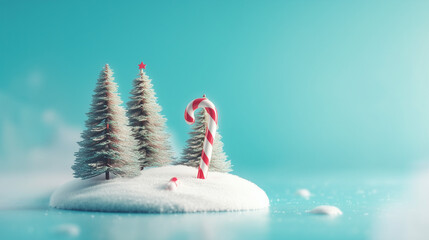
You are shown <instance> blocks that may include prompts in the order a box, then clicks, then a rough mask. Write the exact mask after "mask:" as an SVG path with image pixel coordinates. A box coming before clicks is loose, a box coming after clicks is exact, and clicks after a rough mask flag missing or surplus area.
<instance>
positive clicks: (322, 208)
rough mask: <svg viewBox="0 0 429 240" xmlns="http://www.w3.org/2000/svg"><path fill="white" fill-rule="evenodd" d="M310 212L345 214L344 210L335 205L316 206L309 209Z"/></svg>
mask: <svg viewBox="0 0 429 240" xmlns="http://www.w3.org/2000/svg"><path fill="white" fill-rule="evenodd" d="M309 213H312V214H322V215H330V216H338V215H343V212H341V210H340V209H339V208H337V207H335V206H327V205H322V206H318V207H315V208H314V209H313V210H311V211H309Z"/></svg>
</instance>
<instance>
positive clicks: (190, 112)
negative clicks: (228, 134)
mask: <svg viewBox="0 0 429 240" xmlns="http://www.w3.org/2000/svg"><path fill="white" fill-rule="evenodd" d="M198 108H205V109H206V111H207V113H208V114H209V115H210V120H209V122H208V125H207V129H206V136H205V138H204V144H203V151H202V153H201V160H200V166H199V167H198V175H197V178H199V179H205V178H206V177H207V172H208V170H209V165H210V159H211V157H212V150H213V141H214V138H215V135H216V126H217V110H216V107H215V105H214V104H213V103H212V102H210V100H208V99H207V98H205V97H203V98H197V99H195V100H194V101H192V102H190V103H189V104H188V106H187V107H186V110H185V120H186V122H187V123H188V124H193V123H194V122H195V117H194V112H195V110H197V109H198Z"/></svg>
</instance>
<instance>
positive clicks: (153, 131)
mask: <svg viewBox="0 0 429 240" xmlns="http://www.w3.org/2000/svg"><path fill="white" fill-rule="evenodd" d="M139 68H140V73H139V74H138V77H137V78H136V79H134V81H133V89H132V90H131V92H130V93H131V97H130V101H129V102H128V103H127V105H128V112H127V115H128V118H129V120H130V126H131V128H132V131H133V136H134V138H135V139H136V141H137V150H138V153H139V164H140V169H142V170H143V169H144V168H145V167H152V166H156V167H159V166H164V165H168V164H170V163H171V161H172V159H173V152H172V150H171V144H170V135H169V134H168V133H167V132H166V131H165V123H166V119H165V118H164V116H162V115H161V113H160V112H161V110H162V108H161V106H160V105H159V104H158V103H157V97H156V96H155V91H154V90H153V85H152V83H151V79H150V78H149V77H148V76H147V75H146V74H145V72H144V71H143V69H145V68H146V65H145V64H143V62H142V63H141V64H139Z"/></svg>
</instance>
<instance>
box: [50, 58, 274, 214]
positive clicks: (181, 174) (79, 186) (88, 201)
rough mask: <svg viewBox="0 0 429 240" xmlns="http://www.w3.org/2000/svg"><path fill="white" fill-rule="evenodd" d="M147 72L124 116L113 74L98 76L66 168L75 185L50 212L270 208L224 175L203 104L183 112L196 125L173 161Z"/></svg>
mask: <svg viewBox="0 0 429 240" xmlns="http://www.w3.org/2000/svg"><path fill="white" fill-rule="evenodd" d="M145 66H146V65H145V64H143V62H142V63H141V64H139V69H140V73H139V75H138V77H137V78H136V79H135V80H134V82H133V84H134V86H133V90H132V91H131V97H130V101H129V102H128V103H127V109H124V108H123V107H122V106H121V104H122V101H121V99H120V96H119V94H118V93H117V85H116V83H115V82H114V78H113V72H112V70H111V69H110V67H109V65H107V64H106V66H105V67H104V68H103V70H102V71H101V73H100V77H99V79H98V81H97V85H96V88H95V90H94V95H93V100H92V104H91V108H90V111H89V112H88V114H87V115H88V120H87V121H86V122H85V126H86V128H87V129H86V130H85V131H84V132H83V133H82V141H80V142H79V143H78V144H79V146H80V149H79V151H78V152H76V153H75V156H76V160H75V163H74V165H73V166H72V169H73V170H74V177H75V178H79V179H76V180H74V181H72V182H69V183H67V184H65V185H63V186H61V187H59V188H58V189H57V190H56V191H55V192H54V193H53V194H52V196H51V199H50V203H49V205H50V206H51V207H54V208H59V209H69V210H82V211H103V212H143V213H186V212H217V211H243V210H256V209H264V208H268V207H269V199H268V197H267V195H266V194H265V192H264V191H263V190H262V189H261V188H259V187H258V186H257V185H255V184H254V183H252V182H250V181H248V180H245V179H243V178H240V177H238V176H236V175H232V174H230V173H229V172H231V171H232V168H231V162H230V161H229V160H228V157H227V155H226V154H225V153H224V151H223V143H222V141H221V138H222V137H221V136H220V134H219V133H216V131H217V129H218V125H217V116H218V115H217V110H216V108H215V106H214V104H213V103H212V102H210V101H209V100H208V99H207V98H206V97H205V96H203V97H202V98H197V99H195V100H193V101H192V102H191V103H189V105H188V107H187V108H186V110H185V120H186V122H187V123H189V124H194V123H195V124H194V125H193V126H192V131H191V132H190V133H189V135H190V138H189V139H188V141H187V146H186V148H185V149H184V150H183V153H182V155H181V157H180V159H179V160H176V161H173V160H174V158H173V155H174V154H173V151H172V148H171V145H170V139H169V138H170V136H169V134H168V133H167V132H166V131H165V123H166V119H165V118H164V116H162V115H161V114H160V112H161V106H159V104H158V103H157V98H156V97H155V91H154V90H153V85H152V83H151V80H150V79H149V77H148V76H147V75H146V74H145V72H144V71H143V69H145ZM198 109H200V111H198V112H197V111H196V110H198ZM194 112H195V113H196V117H194Z"/></svg>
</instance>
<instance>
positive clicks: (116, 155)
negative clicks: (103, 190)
mask: <svg viewBox="0 0 429 240" xmlns="http://www.w3.org/2000/svg"><path fill="white" fill-rule="evenodd" d="M120 104H122V101H121V99H120V97H119V94H118V93H117V85H116V83H115V82H114V78H113V72H112V70H111V69H110V67H109V65H108V64H106V66H105V67H104V68H103V70H102V71H101V73H100V77H99V78H98V81H97V85H96V87H95V90H94V94H93V96H92V104H91V107H90V111H89V112H88V113H87V116H88V120H87V121H86V122H85V126H86V128H87V129H86V130H85V131H84V132H83V133H82V134H81V136H82V139H83V140H82V141H81V142H79V143H78V144H79V146H80V149H79V151H78V152H76V153H75V156H76V161H75V163H74V165H73V166H72V169H73V170H74V177H76V178H82V179H87V178H91V177H95V176H98V175H100V174H103V173H104V174H105V177H106V179H109V178H110V173H112V174H115V175H118V176H123V177H133V176H136V175H138V174H139V173H140V169H139V164H138V161H137V159H138V158H137V156H136V152H135V150H136V145H135V140H134V138H133V137H132V136H131V129H130V127H129V126H128V119H127V118H126V112H125V109H124V108H123V107H121V106H120Z"/></svg>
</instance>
